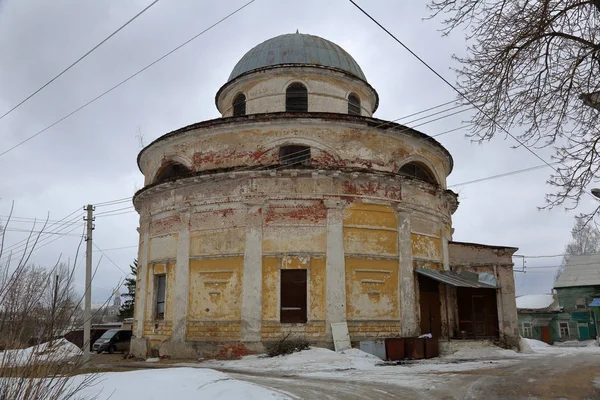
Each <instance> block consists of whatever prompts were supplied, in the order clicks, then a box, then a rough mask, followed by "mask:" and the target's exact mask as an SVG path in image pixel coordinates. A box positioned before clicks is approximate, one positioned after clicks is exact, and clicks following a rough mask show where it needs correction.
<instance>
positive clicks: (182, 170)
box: [154, 162, 191, 183]
mask: <svg viewBox="0 0 600 400" xmlns="http://www.w3.org/2000/svg"><path fill="white" fill-rule="evenodd" d="M190 174H191V171H190V170H189V168H188V167H186V166H185V165H183V164H180V163H177V162H172V163H170V164H168V165H166V166H164V167H162V168H161V170H160V171H159V172H158V174H157V175H156V178H155V179H154V183H160V182H165V181H169V180H172V179H176V178H184V177H186V176H189V175H190Z"/></svg>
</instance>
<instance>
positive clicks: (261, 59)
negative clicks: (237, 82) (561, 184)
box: [227, 32, 367, 82]
mask: <svg viewBox="0 0 600 400" xmlns="http://www.w3.org/2000/svg"><path fill="white" fill-rule="evenodd" d="M282 64H304V65H320V66H325V67H331V68H337V69H341V70H343V71H345V72H348V73H350V74H352V75H354V76H356V77H358V78H360V79H362V80H363V81H366V80H367V78H366V77H365V74H364V73H363V71H362V69H360V66H359V65H358V63H357V62H356V61H355V60H354V58H352V56H351V55H350V54H348V53H347V52H346V51H345V50H344V49H342V48H341V47H340V46H338V45H337V44H335V43H332V42H330V41H329V40H325V39H323V38H321V37H319V36H314V35H307V34H304V33H298V32H296V33H291V34H286V35H280V36H276V37H274V38H272V39H269V40H266V41H264V42H262V43H261V44H259V45H258V46H256V47H254V48H253V49H251V50H250V51H249V52H247V53H246V54H244V56H243V57H242V58H241V59H240V61H238V63H237V64H236V65H235V67H234V68H233V71H231V75H229V79H228V80H227V81H228V82H229V81H231V80H233V79H235V78H237V77H238V76H240V75H242V74H245V73H246V72H250V71H253V70H256V69H261V68H266V67H271V66H276V65H282Z"/></svg>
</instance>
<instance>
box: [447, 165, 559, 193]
mask: <svg viewBox="0 0 600 400" xmlns="http://www.w3.org/2000/svg"><path fill="white" fill-rule="evenodd" d="M547 167H548V166H547V165H546V164H542V165H537V166H535V167H528V168H523V169H518V170H515V171H510V172H505V173H503V174H498V175H491V176H487V177H484V178H479V179H473V180H472V181H466V182H461V183H457V184H454V185H448V187H457V186H465V185H470V184H473V183H479V182H484V181H489V180H492V179H498V178H503V177H505V176H511V175H516V174H521V173H523V172H529V171H534V170H537V169H540V168H547Z"/></svg>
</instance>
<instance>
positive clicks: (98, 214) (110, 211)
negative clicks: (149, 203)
mask: <svg viewBox="0 0 600 400" xmlns="http://www.w3.org/2000/svg"><path fill="white" fill-rule="evenodd" d="M130 208H133V206H129V207H123V208H117V209H115V210H108V211H104V212H101V213H97V214H96V217H98V216H100V215H104V214H108V213H112V212H114V211H122V210H129V209H130Z"/></svg>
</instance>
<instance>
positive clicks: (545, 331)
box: [541, 326, 552, 344]
mask: <svg viewBox="0 0 600 400" xmlns="http://www.w3.org/2000/svg"><path fill="white" fill-rule="evenodd" d="M541 328H542V329H541V330H542V342H545V343H548V344H552V339H550V327H549V326H542V327H541Z"/></svg>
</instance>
